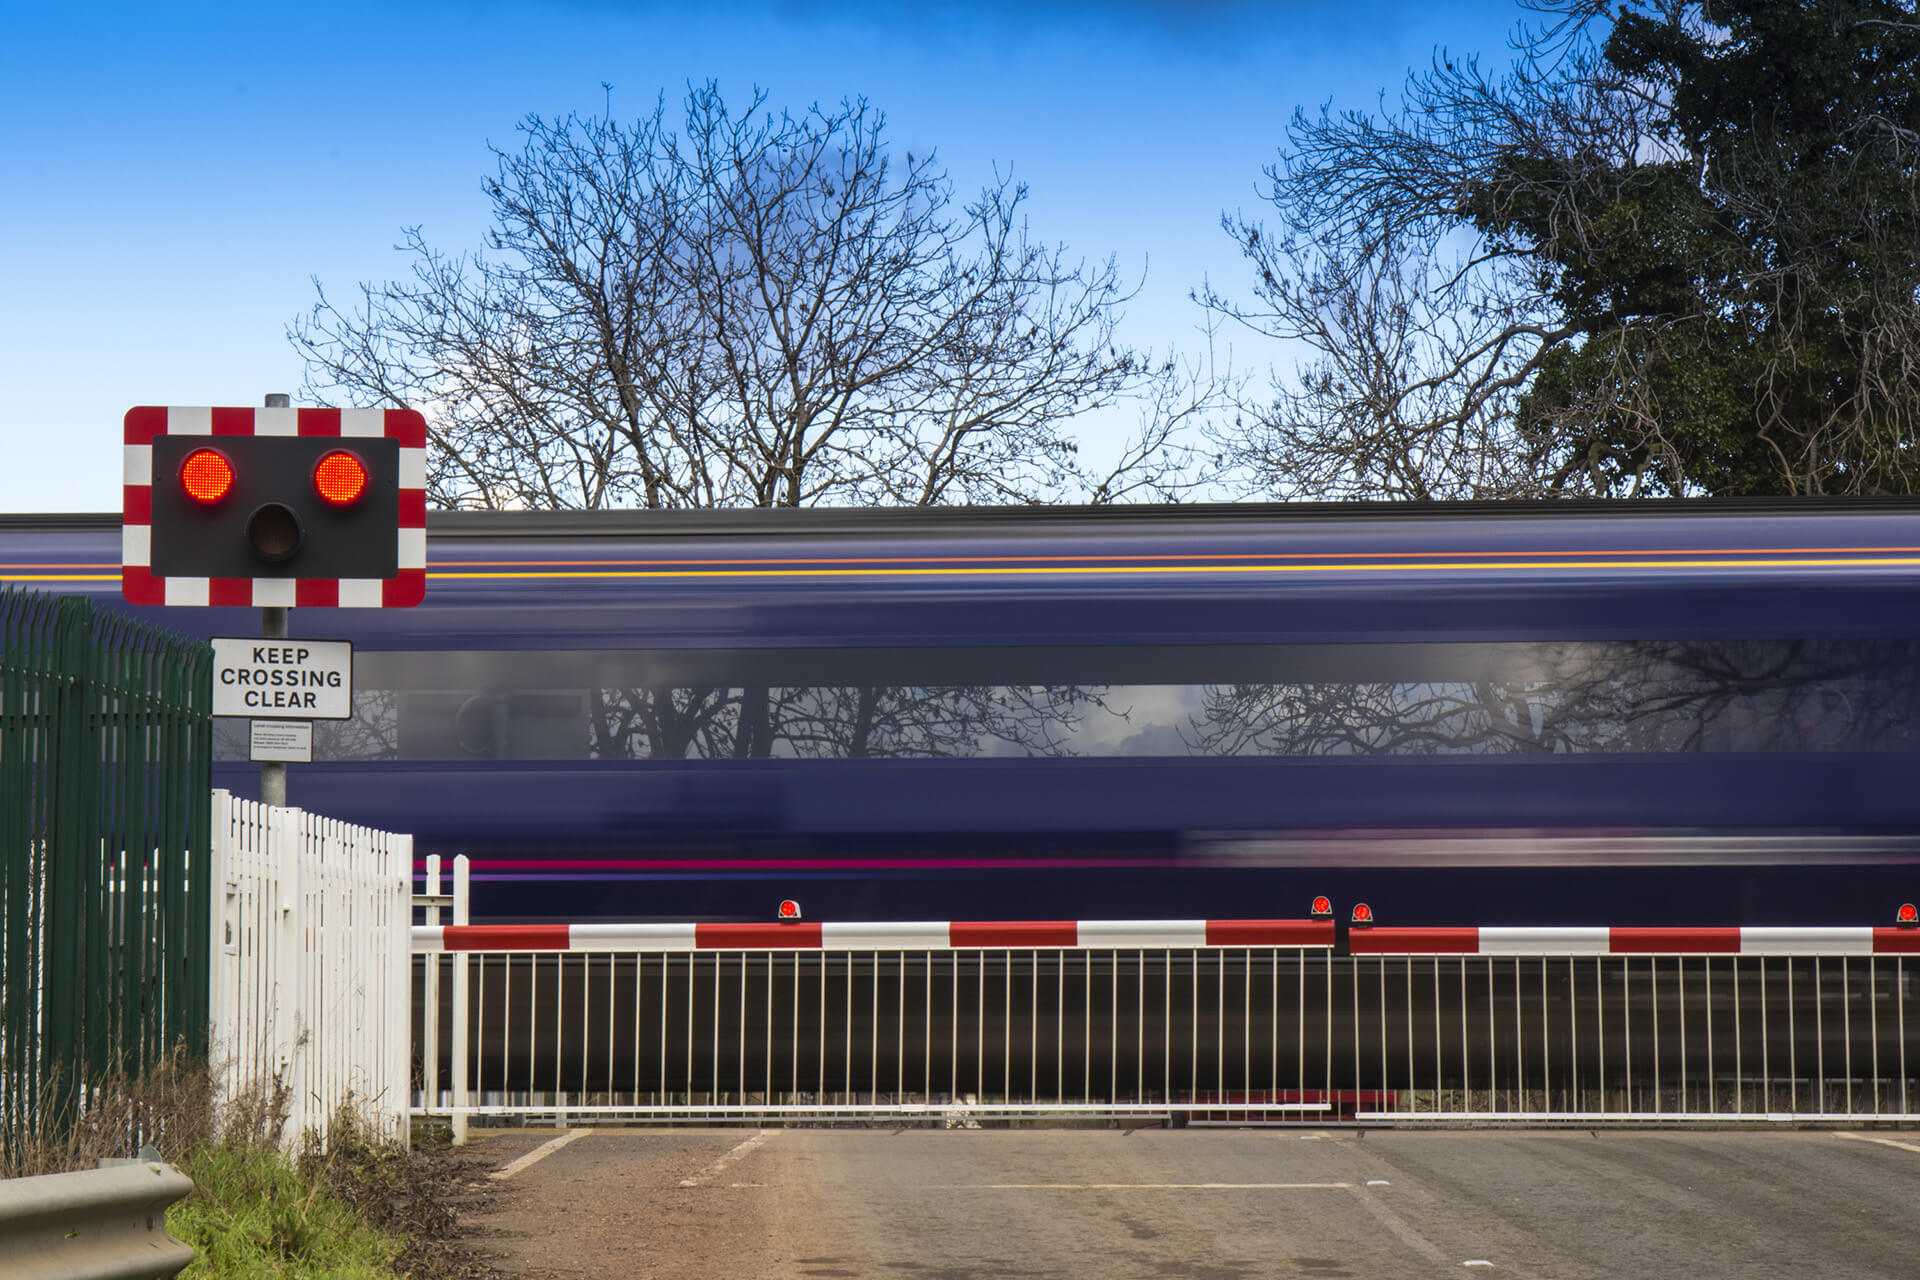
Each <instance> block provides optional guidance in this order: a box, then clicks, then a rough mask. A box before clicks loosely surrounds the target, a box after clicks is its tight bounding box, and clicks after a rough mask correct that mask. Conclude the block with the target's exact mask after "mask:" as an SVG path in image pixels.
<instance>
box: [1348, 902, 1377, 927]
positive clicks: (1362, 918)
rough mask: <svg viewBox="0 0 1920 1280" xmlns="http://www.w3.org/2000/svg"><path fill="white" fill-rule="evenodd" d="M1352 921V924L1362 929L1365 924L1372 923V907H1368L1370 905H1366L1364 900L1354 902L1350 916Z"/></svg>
mask: <svg viewBox="0 0 1920 1280" xmlns="http://www.w3.org/2000/svg"><path fill="white" fill-rule="evenodd" d="M1352 923H1353V924H1354V925H1355V926H1357V927H1359V928H1363V929H1364V928H1365V927H1366V926H1368V925H1370V924H1372V923H1373V908H1372V907H1370V906H1368V905H1367V904H1366V903H1364V902H1356V903H1354V904H1353V917H1352Z"/></svg>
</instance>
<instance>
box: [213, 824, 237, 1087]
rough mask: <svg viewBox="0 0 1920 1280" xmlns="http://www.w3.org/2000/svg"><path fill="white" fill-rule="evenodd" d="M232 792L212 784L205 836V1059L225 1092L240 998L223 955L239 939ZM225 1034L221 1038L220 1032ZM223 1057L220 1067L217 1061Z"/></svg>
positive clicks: (232, 970)
mask: <svg viewBox="0 0 1920 1280" xmlns="http://www.w3.org/2000/svg"><path fill="white" fill-rule="evenodd" d="M232 806H233V793H232V792H229V791H227V790H225V789H224V788H216V789H215V790H214V792H213V794H212V796H211V797H209V802H208V805H207V808H208V814H209V823H208V825H209V827H210V828H211V830H210V832H209V839H208V841H207V883H208V886H209V891H208V893H207V902H206V906H207V913H208V917H209V919H208V924H207V929H208V934H207V936H208V938H209V942H208V945H207V1008H208V1010H209V1011H210V1017H209V1022H210V1023H211V1025H210V1026H209V1027H208V1030H207V1062H208V1064H209V1066H210V1069H212V1070H213V1071H214V1072H215V1074H216V1076H217V1077H218V1076H225V1077H227V1080H228V1084H227V1089H226V1092H227V1093H228V1094H229V1095H231V1093H232V1077H233V1075H234V1071H235V1067H236V1063H235V1054H236V1053H237V1051H238V1046H237V1045H236V1044H234V1043H231V1041H232V1040H233V1039H234V1038H235V1037H234V1034H233V1032H234V1023H235V1021H236V1020H237V1010H238V1005H239V1001H238V1000H237V999H236V992H235V984H236V982H237V981H238V979H239V974H238V973H237V972H235V970H237V969H238V967H239V966H238V965H237V964H235V965H231V966H230V965H229V964H228V962H227V957H228V956H229V955H231V954H233V952H234V950H236V949H237V948H235V945H234V944H235V943H237V942H238V941H239V939H238V937H237V936H235V935H236V934H237V922H236V921H234V920H233V918H232V914H233V907H234V906H235V903H234V900H233V895H232V893H231V891H230V890H229V888H228V886H229V885H231V884H233V883H234V879H235V877H234V873H233V849H232V846H231V828H230V826H229V815H230V814H231V812H232ZM223 1035H224V1036H225V1037H227V1041H228V1042H225V1043H223V1042H222V1041H221V1039H220V1037H221V1036H223ZM223 1062H224V1063H225V1064H226V1065H225V1067H224V1069H223V1068H222V1067H221V1066H220V1065H219V1064H221V1063H223Z"/></svg>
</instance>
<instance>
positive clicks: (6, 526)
mask: <svg viewBox="0 0 1920 1280" xmlns="http://www.w3.org/2000/svg"><path fill="white" fill-rule="evenodd" d="M1905 513H1913V514H1920V497H1885V498H1881V497H1875V498H1636V499H1560V500H1526V501H1518V500H1516V501H1498V502H1494V501H1461V502H1210V503H1190V504H1174V505H1152V506H1149V505H1134V504H1115V505H1107V506H1042V505H1033V506H1006V507H867V508H845V507H802V508H752V509H745V510H725V511H633V510H623V511H434V512H430V513H429V514H428V517H427V527H428V530H429V532H431V533H432V534H433V535H434V536H436V537H446V538H500V537H508V538H543V537H545V538H579V537H605V536H621V537H682V538H684V537H727V536H739V537H764V536H768V535H780V536H792V535H796V534H797V535H814V536H834V535H851V534H874V533H916V534H937V533H946V534H961V533H976V534H977V533H993V532H996V531H1000V530H1011V529H1018V528H1034V527H1040V528H1062V527H1072V526H1082V527H1087V528H1108V529H1111V528H1117V527H1124V526H1127V525H1156V526H1161V525H1183V524H1184V525H1201V526H1217V525H1234V524H1276V523H1295V522H1311V521H1336V522H1348V521H1367V520H1390V521H1396V522H1397V521H1403V520H1413V521H1419V520H1443V519H1455V520H1458V519H1552V518H1555V517H1596V516H1597V517H1614V518H1622V519H1626V518H1635V517H1638V518H1646V517H1650V516H1665V517H1673V516H1695V517H1716V516H1718V517H1729V516H1733V517H1738V516H1748V517H1751V516H1763V515H1784V516H1813V515H1892V514H1905ZM119 527H120V514H119V513H118V512H52V513H45V514H33V513H27V514H11V513H0V531H8V530H34V531H38V532H107V531H111V530H115V529H118V528H119Z"/></svg>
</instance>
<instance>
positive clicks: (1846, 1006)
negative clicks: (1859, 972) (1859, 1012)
mask: <svg viewBox="0 0 1920 1280" xmlns="http://www.w3.org/2000/svg"><path fill="white" fill-rule="evenodd" d="M1840 1037H1841V1038H1840V1044H1841V1048H1842V1054H1843V1057H1842V1060H1841V1063H1842V1065H1843V1066H1844V1067H1845V1068H1846V1073H1847V1091H1846V1095H1845V1096H1846V1101H1847V1114H1848V1115H1852V1114H1853V963H1852V959H1851V957H1848V956H1841V957H1840Z"/></svg>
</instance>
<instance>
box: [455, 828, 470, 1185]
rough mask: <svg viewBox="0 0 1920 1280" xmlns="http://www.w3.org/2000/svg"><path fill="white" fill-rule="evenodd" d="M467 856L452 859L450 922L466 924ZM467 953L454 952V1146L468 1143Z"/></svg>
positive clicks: (467, 917)
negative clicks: (451, 908) (451, 911)
mask: <svg viewBox="0 0 1920 1280" xmlns="http://www.w3.org/2000/svg"><path fill="white" fill-rule="evenodd" d="M469 875H470V872H469V866H468V862H467V855H466V854H464V853H463V854H460V855H458V856H456V857H455V858H454V860H453V922H454V923H455V924H467V923H469V920H470V916H471V909H470V907H469V904H468V893H469V887H470V881H469ZM467 1013H468V1009H467V953H466V952H464V951H456V952H454V954H453V1145H454V1146H456V1147H464V1146H466V1145H467V1112H466V1106H467Z"/></svg>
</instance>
